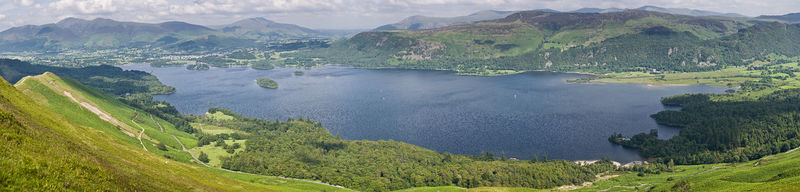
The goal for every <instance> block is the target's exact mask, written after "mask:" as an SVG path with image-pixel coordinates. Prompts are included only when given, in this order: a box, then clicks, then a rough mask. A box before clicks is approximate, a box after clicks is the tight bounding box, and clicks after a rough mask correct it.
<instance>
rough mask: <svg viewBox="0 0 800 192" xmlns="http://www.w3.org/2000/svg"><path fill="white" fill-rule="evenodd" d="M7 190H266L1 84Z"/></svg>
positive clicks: (0, 162)
mask: <svg viewBox="0 0 800 192" xmlns="http://www.w3.org/2000/svg"><path fill="white" fill-rule="evenodd" d="M0 93H2V96H0V114H2V124H3V125H4V128H3V129H0V132H2V134H0V137H3V139H0V143H1V144H2V146H4V147H3V148H2V149H0V150H1V151H0V153H2V156H3V157H6V158H0V165H1V167H3V169H2V171H0V177H1V178H3V179H2V182H3V185H2V187H3V189H4V190H12V191H14V190H23V189H24V190H54V191H60V190H67V189H70V190H77V191H94V190H127V191H131V190H141V191H195V190H196V191H219V190H221V189H225V190H267V189H266V188H262V187H258V186H255V185H250V184H245V183H241V182H237V181H236V180H233V179H230V178H225V177H222V176H219V175H217V174H213V173H210V172H208V171H205V170H203V169H202V168H199V167H195V166H189V165H186V164H182V163H178V162H175V161H171V160H167V159H164V158H162V157H160V156H157V155H154V154H151V153H147V152H144V151H142V150H141V148H137V147H136V146H132V145H130V144H128V143H126V142H124V141H121V140H120V139H117V138H116V137H114V136H112V135H109V134H106V133H105V132H103V131H98V130H97V129H94V128H91V127H85V126H81V125H79V124H75V123H71V122H70V121H69V120H68V119H67V118H65V117H63V116H61V115H59V114H57V113H55V112H53V111H51V110H49V109H48V108H46V107H44V106H42V105H39V104H37V102H36V101H34V100H32V99H30V98H29V97H27V96H25V95H24V94H22V93H21V92H19V91H17V90H16V89H15V88H14V87H12V86H11V85H10V84H8V83H6V82H5V81H2V82H0Z"/></svg>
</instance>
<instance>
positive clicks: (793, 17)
mask: <svg viewBox="0 0 800 192" xmlns="http://www.w3.org/2000/svg"><path fill="white" fill-rule="evenodd" d="M756 18H757V19H766V20H775V21H781V22H787V23H800V13H789V14H786V15H762V16H758V17H756Z"/></svg>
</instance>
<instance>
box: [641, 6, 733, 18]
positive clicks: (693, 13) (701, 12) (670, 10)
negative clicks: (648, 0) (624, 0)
mask: <svg viewBox="0 0 800 192" xmlns="http://www.w3.org/2000/svg"><path fill="white" fill-rule="evenodd" d="M637 10H643V11H656V12H662V13H669V14H676V15H691V16H724V17H747V16H744V15H741V14H738V13H719V12H713V11H705V10H697V9H687V8H663V7H656V6H644V7H639V8H637Z"/></svg>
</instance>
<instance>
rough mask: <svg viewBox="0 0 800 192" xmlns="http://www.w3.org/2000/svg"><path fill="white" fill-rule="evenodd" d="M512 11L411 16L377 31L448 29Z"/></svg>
mask: <svg viewBox="0 0 800 192" xmlns="http://www.w3.org/2000/svg"><path fill="white" fill-rule="evenodd" d="M512 13H513V12H512V11H493V10H489V11H480V12H477V13H473V14H470V15H467V16H459V17H427V16H421V15H416V16H411V17H408V18H405V19H403V20H402V21H400V22H398V23H395V24H388V25H384V26H380V27H378V28H376V29H375V30H379V31H386V30H419V29H433V28H439V27H446V26H451V25H458V24H469V23H472V22H476V21H484V20H493V19H500V18H503V17H506V16H508V15H510V14H512Z"/></svg>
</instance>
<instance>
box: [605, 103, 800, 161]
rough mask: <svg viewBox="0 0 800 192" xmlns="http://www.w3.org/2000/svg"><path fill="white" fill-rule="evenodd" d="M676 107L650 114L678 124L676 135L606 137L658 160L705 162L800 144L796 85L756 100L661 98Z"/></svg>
mask: <svg viewBox="0 0 800 192" xmlns="http://www.w3.org/2000/svg"><path fill="white" fill-rule="evenodd" d="M662 103H664V104H665V105H673V106H681V107H682V108H681V110H680V111H662V112H659V113H657V114H654V115H653V116H652V117H653V118H654V119H656V121H657V122H658V123H660V124H664V125H669V126H675V127H680V129H681V132H680V135H677V136H675V137H673V138H671V139H669V140H659V139H657V138H656V137H657V135H658V133H657V132H651V133H641V134H637V135H634V136H632V137H625V136H622V135H619V134H617V135H613V136H611V137H610V138H609V140H610V141H612V142H615V143H619V144H621V145H622V146H625V147H629V148H635V149H638V150H639V152H640V153H641V154H642V155H643V156H646V157H650V158H655V159H656V160H655V161H656V162H664V163H666V162H668V161H674V162H675V163H676V164H705V163H721V162H742V161H748V160H752V159H758V158H761V157H764V156H766V155H771V154H776V153H781V152H786V151H789V150H791V149H793V148H796V147H798V146H800V137H798V134H800V129H798V127H800V89H786V90H779V91H776V92H774V93H771V94H769V95H766V96H763V97H761V98H759V99H757V100H732V101H714V100H711V99H710V97H709V96H708V95H702V94H699V95H698V94H694V95H680V96H673V97H668V98H665V99H664V100H663V101H662Z"/></svg>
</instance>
